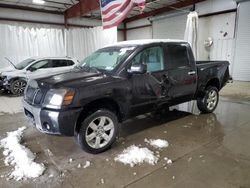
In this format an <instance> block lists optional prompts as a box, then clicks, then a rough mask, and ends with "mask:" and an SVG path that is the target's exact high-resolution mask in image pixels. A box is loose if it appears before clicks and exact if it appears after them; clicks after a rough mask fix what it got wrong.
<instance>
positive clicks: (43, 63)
mask: <svg viewBox="0 0 250 188" xmlns="http://www.w3.org/2000/svg"><path fill="white" fill-rule="evenodd" d="M30 68H33V69H45V68H49V61H48V60H42V61H39V62H37V63H35V64H33V65H31V66H30Z"/></svg>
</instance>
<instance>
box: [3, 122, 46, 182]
mask: <svg viewBox="0 0 250 188" xmlns="http://www.w3.org/2000/svg"><path fill="white" fill-rule="evenodd" d="M25 129H26V127H21V128H19V129H18V130H16V131H12V132H8V133H7V137H6V138H4V139H2V140H0V147H1V148H3V149H4V151H3V155H4V156H5V159H4V163H5V165H6V166H9V165H12V166H14V170H13V171H12V172H11V173H10V175H9V177H8V178H9V179H12V178H14V179H15V180H17V181H19V180H22V179H26V178H37V177H39V176H41V175H42V174H43V172H44V170H45V167H44V165H43V164H38V163H36V162H34V160H35V158H36V156H35V155H34V154H33V153H32V152H31V151H30V150H29V149H28V148H26V147H25V146H23V145H21V144H20V142H21V139H22V135H23V131H24V130H25Z"/></svg>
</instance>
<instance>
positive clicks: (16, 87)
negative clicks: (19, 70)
mask: <svg viewBox="0 0 250 188" xmlns="http://www.w3.org/2000/svg"><path fill="white" fill-rule="evenodd" d="M26 85H27V82H26V81H25V80H20V79H18V80H15V81H13V82H12V83H11V85H10V91H11V93H12V94H14V95H22V94H23V93H24V90H25V87H26Z"/></svg>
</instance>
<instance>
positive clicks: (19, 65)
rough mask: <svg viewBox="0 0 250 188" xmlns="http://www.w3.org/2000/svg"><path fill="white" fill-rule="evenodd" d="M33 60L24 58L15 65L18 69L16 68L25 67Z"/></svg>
mask: <svg viewBox="0 0 250 188" xmlns="http://www.w3.org/2000/svg"><path fill="white" fill-rule="evenodd" d="M33 61H35V60H34V59H26V60H24V61H22V62H20V63H18V64H17V65H16V66H15V67H16V68H17V69H18V70H22V69H24V68H25V67H27V66H28V65H29V64H31V63H32V62H33Z"/></svg>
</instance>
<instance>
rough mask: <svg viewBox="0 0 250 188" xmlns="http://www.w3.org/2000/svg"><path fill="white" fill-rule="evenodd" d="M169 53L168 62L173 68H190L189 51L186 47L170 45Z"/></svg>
mask: <svg viewBox="0 0 250 188" xmlns="http://www.w3.org/2000/svg"><path fill="white" fill-rule="evenodd" d="M167 48H168V50H167V51H168V52H167V62H168V63H170V67H171V68H180V67H185V66H189V59H188V51H187V46H186V45H180V44H178V45H177V44H169V45H168V47H167Z"/></svg>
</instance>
